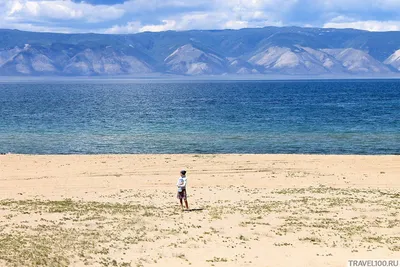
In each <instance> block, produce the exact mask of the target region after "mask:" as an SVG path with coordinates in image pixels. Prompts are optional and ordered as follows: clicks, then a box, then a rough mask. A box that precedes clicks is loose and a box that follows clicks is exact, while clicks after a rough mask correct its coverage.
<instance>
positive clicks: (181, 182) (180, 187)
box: [176, 170, 189, 210]
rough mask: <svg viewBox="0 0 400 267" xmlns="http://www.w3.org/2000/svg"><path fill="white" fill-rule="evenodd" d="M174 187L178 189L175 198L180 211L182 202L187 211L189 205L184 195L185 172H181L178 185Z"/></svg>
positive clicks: (185, 194) (185, 185)
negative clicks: (178, 202)
mask: <svg viewBox="0 0 400 267" xmlns="http://www.w3.org/2000/svg"><path fill="white" fill-rule="evenodd" d="M176 186H177V187H178V195H177V197H178V199H179V201H180V203H181V207H182V210H183V200H184V201H185V206H186V209H187V210H189V205H188V201H187V193H186V187H187V178H186V171H185V170H182V171H181V176H180V177H179V179H178V183H177V184H176Z"/></svg>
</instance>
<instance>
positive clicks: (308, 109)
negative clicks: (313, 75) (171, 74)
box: [0, 80, 400, 154]
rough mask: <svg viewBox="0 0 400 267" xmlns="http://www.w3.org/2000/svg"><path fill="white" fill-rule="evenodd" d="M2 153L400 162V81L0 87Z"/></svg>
mask: <svg viewBox="0 0 400 267" xmlns="http://www.w3.org/2000/svg"><path fill="white" fill-rule="evenodd" d="M0 152H1V153H6V152H12V153H28V154H94V153H312V154H400V81H395V80H358V81H346V80H341V81H228V82H225V81H212V82H207V81H197V82H194V81H193V82H187V81H186V82H160V81H159V82H132V83H130V82H113V81H104V82H103V81H93V82H32V83H29V82H25V83H15V82H12V83H0Z"/></svg>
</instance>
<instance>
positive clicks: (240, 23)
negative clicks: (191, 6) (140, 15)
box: [105, 12, 283, 33]
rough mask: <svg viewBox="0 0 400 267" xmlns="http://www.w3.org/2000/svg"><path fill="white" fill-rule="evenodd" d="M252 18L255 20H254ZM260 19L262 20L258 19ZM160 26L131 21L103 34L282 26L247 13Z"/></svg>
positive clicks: (178, 19)
mask: <svg viewBox="0 0 400 267" xmlns="http://www.w3.org/2000/svg"><path fill="white" fill-rule="evenodd" d="M254 18H257V19H256V20H254ZM260 18H262V19H260ZM161 22H162V23H160V24H150V25H142V24H141V22H140V21H131V22H128V23H127V24H125V25H122V26H121V25H115V26H113V27H111V28H109V29H106V30H105V33H137V32H145V31H151V32H160V31H168V30H176V31H183V30H190V29H198V30H211V29H241V28H247V27H252V28H256V27H264V26H282V25H283V23H282V22H281V21H273V20H269V18H268V16H266V14H263V13H262V14H261V13H254V12H247V13H243V16H240V17H237V16H236V15H235V14H234V13H228V12H225V13H224V12H207V13H206V12H192V13H187V14H183V15H182V16H174V17H170V18H168V19H165V20H162V21H161Z"/></svg>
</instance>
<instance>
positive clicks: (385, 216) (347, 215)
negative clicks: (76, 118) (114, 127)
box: [0, 154, 400, 267]
mask: <svg viewBox="0 0 400 267" xmlns="http://www.w3.org/2000/svg"><path fill="white" fill-rule="evenodd" d="M181 169H185V170H187V177H188V197H189V198H188V200H189V206H190V210H189V211H182V210H181V209H180V207H179V202H178V200H177V199H176V186H175V185H176V181H177V179H178V176H179V171H180V170H181ZM399 199H400V156H352V155H348V156H344V155H340V156H335V155H248V154H246V155H194V154H192V155H79V156H78V155H65V156H61V155H60V156H55V155H49V156H39V155H34V156H31V155H14V154H7V155H0V266H189V265H190V266H264V267H268V266H270V267H281V266H304V267H305V266H311V267H312V266H337V267H339V266H347V260H348V259H377V258H379V259H396V258H397V259H399V258H400V201H399Z"/></svg>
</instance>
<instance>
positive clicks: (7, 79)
mask: <svg viewBox="0 0 400 267" xmlns="http://www.w3.org/2000/svg"><path fill="white" fill-rule="evenodd" d="M329 80H332V81H340V80H344V81H351V80H355V81H362V80H367V81H368V80H400V74H399V75H391V76H357V75H356V76H351V75H349V76H293V75H290V76H289V75H243V76H240V75H226V76H225V75H218V76H179V75H171V76H168V75H160V76H157V75H154V76H152V75H150V76H71V77H69V76H41V77H38V76H0V83H17V82H24V83H29V82H98V81H102V82H107V83H112V82H202V81H204V82H213V81H217V82H219V81H223V82H229V81H231V82H246V81H252V82H256V81H265V82H268V81H278V82H279V81H282V82H286V81H329Z"/></svg>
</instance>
